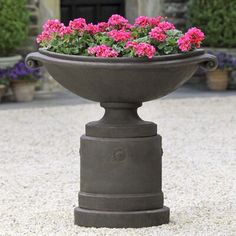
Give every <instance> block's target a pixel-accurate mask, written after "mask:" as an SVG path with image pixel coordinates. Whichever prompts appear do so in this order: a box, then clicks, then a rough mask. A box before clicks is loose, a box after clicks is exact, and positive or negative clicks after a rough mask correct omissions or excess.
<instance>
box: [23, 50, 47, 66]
mask: <svg viewBox="0 0 236 236" xmlns="http://www.w3.org/2000/svg"><path fill="white" fill-rule="evenodd" d="M25 64H26V65H27V66H28V67H29V68H38V67H42V66H43V55H42V54H40V53H38V52H32V53H30V54H28V55H27V57H26V58H25Z"/></svg>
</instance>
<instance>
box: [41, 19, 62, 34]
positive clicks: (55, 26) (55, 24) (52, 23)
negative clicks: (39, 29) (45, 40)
mask: <svg viewBox="0 0 236 236" xmlns="http://www.w3.org/2000/svg"><path fill="white" fill-rule="evenodd" d="M63 26H64V24H63V23H61V22H60V21H59V20H57V19H55V20H54V19H52V20H51V19H50V20H47V21H46V23H45V24H44V25H43V31H45V32H48V33H58V32H59V31H60V28H61V27H63Z"/></svg>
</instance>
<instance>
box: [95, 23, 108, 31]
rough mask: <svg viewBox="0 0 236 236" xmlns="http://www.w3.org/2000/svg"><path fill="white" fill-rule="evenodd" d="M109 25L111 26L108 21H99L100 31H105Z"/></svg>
mask: <svg viewBox="0 0 236 236" xmlns="http://www.w3.org/2000/svg"><path fill="white" fill-rule="evenodd" d="M108 27H109V24H108V23H107V22H99V23H98V24H97V28H98V30H99V32H105V31H106V30H107V28H108Z"/></svg>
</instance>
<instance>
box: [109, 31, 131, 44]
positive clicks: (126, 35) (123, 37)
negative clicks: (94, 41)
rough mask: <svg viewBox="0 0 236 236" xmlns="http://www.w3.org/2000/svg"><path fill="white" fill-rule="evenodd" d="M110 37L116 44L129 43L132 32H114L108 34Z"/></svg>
mask: <svg viewBox="0 0 236 236" xmlns="http://www.w3.org/2000/svg"><path fill="white" fill-rule="evenodd" d="M107 34H108V36H110V37H111V38H113V39H114V40H115V41H116V42H120V41H127V40H128V39H130V38H131V32H126V31H124V30H112V31H110V32H108V33H107Z"/></svg>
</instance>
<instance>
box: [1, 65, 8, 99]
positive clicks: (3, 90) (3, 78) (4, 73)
mask: <svg viewBox="0 0 236 236" xmlns="http://www.w3.org/2000/svg"><path fill="white" fill-rule="evenodd" d="M8 86H9V80H8V77H7V70H6V69H1V68H0V102H1V100H2V97H3V96H4V95H5V93H6V90H7V88H8Z"/></svg>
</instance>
